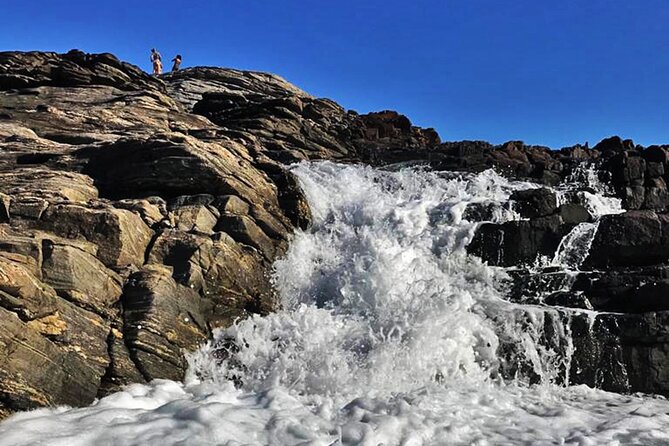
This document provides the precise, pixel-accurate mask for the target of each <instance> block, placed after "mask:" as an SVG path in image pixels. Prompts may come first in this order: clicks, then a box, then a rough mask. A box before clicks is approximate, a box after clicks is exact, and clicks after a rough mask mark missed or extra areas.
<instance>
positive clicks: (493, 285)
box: [0, 162, 669, 446]
mask: <svg viewBox="0 0 669 446" xmlns="http://www.w3.org/2000/svg"><path fill="white" fill-rule="evenodd" d="M294 172H295V173H296V174H297V175H298V177H299V178H300V180H301V182H302V184H303V187H304V189H305V192H306V194H307V197H308V200H309V203H310V205H311V207H312V211H313V214H314V226H313V228H311V229H310V230H308V231H305V232H298V233H297V234H296V235H295V238H294V240H293V241H292V243H291V247H290V250H289V252H288V253H287V255H286V257H285V258H283V259H281V260H279V261H278V262H277V263H276V265H275V270H276V273H275V277H274V282H275V286H276V288H277V290H278V291H279V293H280V295H281V297H282V299H283V304H284V310H282V311H280V312H278V313H275V314H272V315H269V316H266V317H254V318H251V319H249V320H246V321H242V322H240V323H238V324H237V325H235V326H233V327H231V328H229V329H227V330H224V331H220V332H218V333H217V334H216V340H215V341H213V342H211V343H210V344H208V345H206V346H204V347H203V348H202V349H201V350H200V351H198V352H196V353H194V354H193V355H192V356H191V358H190V361H191V368H190V370H189V374H188V378H187V380H186V382H185V383H176V382H171V381H160V380H159V381H155V382H153V383H151V384H149V385H133V386H130V387H128V388H127V389H126V390H125V391H123V392H120V393H117V394H115V395H111V396H109V397H107V398H104V399H102V400H100V401H97V402H96V403H94V404H93V405H92V406H90V407H87V408H81V409H68V408H57V409H41V410H36V411H32V412H28V413H22V414H18V415H15V416H13V417H12V418H10V419H9V420H7V421H5V422H4V423H2V424H0V445H32V444H42V445H67V446H77V445H143V446H145V445H200V444H220V445H372V446H378V445H385V446H389V445H406V446H413V445H440V444H444V445H448V444H458V445H459V444H462V445H469V444H477V445H500V444H528V445H535V444H578V445H607V444H610V445H618V444H620V445H623V444H640V445H652V444H656V445H660V444H669V429H667V428H669V415H667V412H669V403H668V402H667V401H666V400H665V399H663V398H659V397H649V396H623V395H618V394H612V393H607V392H603V391H600V390H594V389H590V388H587V387H585V386H566V387H565V386H562V385H561V384H556V383H564V382H566V378H567V373H566V371H567V370H568V367H569V362H570V360H571V355H572V354H573V347H572V343H571V338H570V333H569V324H568V319H569V317H570V316H569V314H566V313H564V312H559V311H558V310H557V309H552V308H544V307H540V306H529V305H519V304H514V303H511V302H508V301H507V300H506V299H505V296H504V293H503V291H502V290H503V286H502V283H503V281H504V279H505V278H506V273H505V271H504V270H503V269H500V268H492V267H489V266H488V265H486V264H484V263H482V262H481V261H480V260H479V259H477V258H475V257H472V256H469V255H467V254H466V252H465V247H466V245H467V244H468V243H469V241H470V240H471V238H472V236H473V234H474V230H475V228H476V224H477V223H476V222H472V221H468V220H467V219H466V218H465V217H466V213H465V210H466V208H467V206H468V205H472V204H476V203H480V204H485V205H486V206H492V208H493V212H492V217H491V218H492V219H493V220H494V221H498V222H502V221H506V220H511V219H517V218H518V216H517V215H516V214H515V213H514V212H513V211H512V209H510V208H509V206H508V205H507V204H506V202H507V200H508V198H509V195H510V194H511V193H512V192H513V191H514V190H517V189H527V188H532V187H537V186H536V185H532V184H529V183H520V182H510V181H508V180H506V179H504V178H502V177H500V176H498V175H497V174H495V173H494V172H492V171H487V172H483V173H481V174H479V175H460V176H458V175H453V174H448V175H446V174H443V175H441V174H437V173H432V172H427V171H423V170H419V169H403V170H399V171H396V172H388V171H379V170H375V169H372V168H369V167H360V166H342V165H337V164H333V163H329V162H324V163H312V164H301V165H298V166H296V167H295V168H294ZM587 193H588V194H590V195H591V196H592V197H586V198H585V200H586V201H587V203H589V206H590V207H591V212H593V214H595V216H598V215H601V214H604V213H610V212H617V211H619V203H617V204H616V203H615V202H613V201H610V199H608V198H605V197H602V196H601V194H598V193H596V192H595V193H592V192H587ZM592 225H595V226H594V227H595V229H594V230H596V223H593V224H592ZM591 235H592V236H594V231H593V230H592V228H591V227H590V228H589V227H581V228H580V229H578V230H575V231H573V233H572V234H570V236H571V237H569V236H568V237H566V238H565V240H563V243H562V245H561V248H560V249H559V250H558V252H557V253H556V256H555V258H554V261H553V263H555V264H559V265H565V266H567V267H569V266H574V265H575V267H577V266H578V263H579V261H582V259H581V257H583V255H584V254H583V253H582V251H583V250H586V253H587V249H589V245H587V243H588V240H589V241H590V242H591V238H590V237H591ZM547 323H550V324H552V325H553V327H552V330H551V333H552V336H553V338H554V339H550V340H549V341H550V342H548V343H547V342H546V336H545V335H546V333H544V328H545V326H546V325H547ZM542 337H543V339H544V340H543V342H540V339H542ZM229 346H234V348H230V349H229V355H228V357H227V359H224V360H222V359H220V357H221V354H220V353H219V354H216V355H214V354H213V351H214V350H220V349H221V348H224V347H229ZM537 382H538V383H539V384H530V383H537ZM235 383H237V384H239V383H241V386H240V387H236V386H235Z"/></svg>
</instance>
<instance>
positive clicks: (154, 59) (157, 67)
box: [151, 48, 163, 75]
mask: <svg viewBox="0 0 669 446" xmlns="http://www.w3.org/2000/svg"><path fill="white" fill-rule="evenodd" d="M151 63H152V64H153V74H155V75H158V74H162V72H163V61H162V57H161V55H160V53H159V52H158V51H156V49H155V48H152V49H151Z"/></svg>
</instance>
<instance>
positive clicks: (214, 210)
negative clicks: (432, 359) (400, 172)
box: [0, 51, 669, 415]
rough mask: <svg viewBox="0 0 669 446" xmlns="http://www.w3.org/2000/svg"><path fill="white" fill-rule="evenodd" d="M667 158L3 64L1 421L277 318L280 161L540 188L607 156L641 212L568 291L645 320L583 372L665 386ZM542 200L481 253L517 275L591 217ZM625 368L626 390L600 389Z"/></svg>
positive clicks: (265, 91) (98, 71)
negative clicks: (417, 167) (236, 325)
mask: <svg viewBox="0 0 669 446" xmlns="http://www.w3.org/2000/svg"><path fill="white" fill-rule="evenodd" d="M667 153H668V150H667V147H660V146H655V147H650V148H647V149H645V148H641V147H637V146H635V145H634V144H633V143H632V142H631V141H623V140H621V139H619V138H611V139H609V140H605V141H603V142H602V143H600V144H598V145H597V146H595V147H594V148H592V149H589V148H587V147H582V146H574V147H570V148H565V149H562V150H559V151H552V150H549V149H548V148H545V147H533V146H526V145H524V144H523V143H522V142H509V143H506V144H503V145H501V146H492V145H490V144H487V143H483V142H477V141H463V142H450V143H442V142H441V141H440V139H439V136H438V135H437V133H436V132H435V131H434V130H432V129H421V128H418V127H415V126H413V125H412V124H411V122H410V121H409V119H408V118H406V117H405V116H403V115H400V114H398V113H396V112H392V111H382V112H379V113H370V114H366V115H360V114H358V113H355V112H353V111H347V110H344V109H343V108H342V107H340V106H339V105H338V104H336V103H335V102H333V101H331V100H328V99H321V98H314V97H312V96H311V95H309V94H308V93H306V92H304V91H302V90H300V89H299V88H297V87H295V86H293V85H291V84H289V83H288V82H286V81H285V80H283V79H281V78H280V77H277V76H275V75H271V74H266V73H257V72H248V71H238V70H231V69H221V68H192V69H187V70H183V71H179V72H177V73H171V74H167V75H165V76H163V77H161V78H155V77H152V76H149V75H147V74H145V73H144V72H143V71H141V70H140V69H138V68H137V67H134V66H132V65H129V64H127V63H124V62H121V61H119V60H118V59H117V58H116V57H114V56H113V55H110V54H85V53H82V52H80V51H71V52H69V53H67V54H55V53H37V52H33V53H18V52H10V53H0V234H1V236H0V415H2V414H6V413H9V412H11V411H16V410H23V409H28V408H32V407H36V406H42V405H54V404H69V405H80V404H87V403H89V402H90V401H92V400H93V399H94V398H95V397H97V396H100V395H104V394H106V393H108V392H111V391H113V390H115V389H117V388H118V387H119V386H121V385H124V384H127V383H130V382H145V381H148V380H151V379H155V378H170V379H181V378H182V377H183V374H184V371H185V369H186V366H187V364H186V362H185V359H184V356H183V352H184V351H186V350H191V349H194V348H195V347H196V346H197V345H198V344H199V343H201V342H202V341H204V340H205V339H207V338H208V336H209V335H210V333H211V330H212V329H214V328H216V327H220V326H226V325H229V324H230V323H232V321H234V320H235V319H236V318H243V317H246V316H248V315H249V314H252V313H266V312H269V311H272V310H274V309H276V307H277V302H276V299H275V296H274V293H273V290H272V288H271V285H270V281H269V274H270V268H271V265H272V262H273V261H274V260H275V259H276V258H277V257H278V256H281V255H282V254H283V253H284V252H285V250H286V248H287V245H288V241H289V238H290V234H291V233H292V232H293V231H294V230H295V228H298V227H299V228H306V227H308V225H309V223H310V210H309V207H308V205H307V203H306V201H305V198H304V196H303V195H302V192H301V190H300V188H299V185H298V183H297V181H296V179H295V178H294V177H293V175H292V174H291V173H290V172H288V171H287V170H286V169H285V168H284V166H285V164H286V163H291V162H295V161H299V160H313V159H329V160H338V161H342V162H366V163H371V164H375V165H382V164H389V163H395V162H401V161H422V162H427V163H429V164H430V165H431V166H432V167H433V168H435V169H442V170H466V171H479V170H483V169H486V168H489V167H496V168H497V169H499V170H501V171H503V172H506V173H507V174H508V175H511V176H514V177H523V178H530V179H532V180H533V181H537V182H541V183H545V184H548V185H552V184H557V183H559V182H560V181H563V180H564V179H565V178H567V177H569V176H570V175H572V174H573V173H574V171H575V169H576V167H577V166H579V165H580V164H582V163H584V162H586V163H589V162H597V165H598V166H600V169H601V172H600V175H601V176H602V178H603V179H605V180H608V181H610V182H611V184H612V185H613V188H614V193H615V194H617V195H618V196H619V197H620V198H622V199H623V200H624V203H625V206H626V207H627V208H629V209H630V210H634V211H631V212H628V213H626V214H622V215H618V216H611V217H610V218H606V219H605V220H604V221H602V222H601V228H600V233H599V234H598V236H597V239H596V240H595V243H594V246H593V252H592V253H591V255H590V259H589V260H588V265H590V269H591V271H590V272H588V273H587V274H583V276H582V277H581V278H580V280H577V281H576V284H575V288H574V290H575V291H574V293H578V296H585V299H589V303H588V305H592V306H593V307H595V308H599V309H603V310H606V311H620V312H628V313H633V315H628V316H625V315H622V316H616V317H614V316H611V318H609V319H610V320H607V321H605V322H602V327H601V328H597V329H598V330H601V331H602V332H601V334H597V333H599V332H596V333H595V334H593V332H592V331H587V330H585V331H584V333H586V332H587V333H586V334H583V336H582V344H583V351H587V352H591V353H592V355H591V356H593V357H596V358H598V359H597V361H599V363H596V364H595V363H592V364H586V362H587V361H585V359H584V360H583V361H582V362H583V367H582V369H583V370H586V372H583V373H581V374H580V375H578V374H576V375H575V379H576V380H579V379H580V380H581V381H582V382H588V383H596V384H601V385H604V386H605V387H606V386H608V387H609V388H613V389H616V390H645V391H658V392H665V393H666V392H667V391H668V390H669V375H667V371H668V370H667V369H666V366H664V365H662V362H663V358H664V357H665V356H666V354H667V353H666V352H669V350H667V349H666V345H667V344H666V339H665V338H666V334H665V331H666V330H667V325H666V324H665V323H664V322H663V321H664V319H665V318H666V316H665V313H663V311H664V310H669V304H667V302H669V300H667V299H665V298H664V294H663V290H664V289H665V288H667V287H669V279H667V277H669V270H668V269H667V267H666V266H665V264H666V262H667V261H669V255H668V254H667V252H669V250H667V249H666V245H669V241H667V240H669V239H668V238H667V234H669V232H668V231H669V229H668V228H669V223H668V222H669V219H668V217H665V215H664V214H663V212H664V211H665V210H666V208H667V206H668V205H669V194H668V193H667V188H666V182H665V181H666V177H667V175H669V171H668V170H667V163H668V160H669V158H668V157H667ZM531 195H532V194H531ZM535 195H536V196H534V195H532V196H519V197H516V200H517V201H518V202H519V203H521V205H522V203H523V202H528V203H530V205H528V208H531V209H535V208H536V209H540V211H539V212H535V213H534V214H531V215H528V217H527V218H528V219H527V220H526V221H523V222H518V224H522V225H524V227H523V228H517V227H514V225H509V224H507V226H502V227H496V226H494V225H493V226H490V225H488V226H486V225H484V226H482V228H481V230H480V231H479V235H478V238H479V239H478V240H475V241H474V243H473V244H472V248H471V249H472V250H473V251H475V252H476V253H477V254H478V255H480V256H482V257H483V258H484V259H486V260H488V261H490V262H492V263H495V262H498V263H499V264H504V265H506V264H524V263H527V262H529V261H531V260H533V259H534V258H535V257H536V255H538V254H541V253H543V252H548V251H550V250H552V251H553V252H554V250H555V248H556V243H559V240H560V237H561V236H562V235H564V233H565V231H567V230H568V229H569V228H570V227H573V226H574V225H575V224H578V223H579V222H583V221H587V220H588V219H589V218H590V217H589V215H588V214H587V212H585V213H584V212H583V210H582V208H578V206H576V205H575V206H572V207H571V208H568V207H567V208H565V207H564V206H560V207H558V206H557V203H554V200H553V198H554V197H553V198H551V197H550V194H545V193H544V194H543V195H542V194H541V193H538V194H535ZM514 224H515V223H514ZM665 226H666V228H665ZM501 233H504V234H506V235H507V236H506V238H503V240H504V243H501V242H499V241H498V239H496V238H495V237H496V234H497V235H499V234H501ZM486 234H488V235H486ZM514 234H515V235H514ZM527 234H533V235H532V236H531V237H526V235H527ZM665 239H666V240H665ZM496 240H497V241H496ZM514 240H515V241H514ZM500 253H501V254H500ZM608 266H611V267H612V268H614V269H612V271H617V272H618V273H620V274H618V275H614V274H612V273H610V272H607V271H606V270H604V271H602V268H603V267H608ZM535 279H536V275H532V274H529V273H527V271H526V273H525V274H519V275H518V277H517V280H516V284H517V286H519V287H521V288H522V287H523V286H524V285H523V283H525V284H527V283H529V282H531V281H532V280H535ZM523 281H525V282H523ZM641 284H643V285H641ZM568 298H569V296H568ZM569 299H571V298H569ZM573 300H574V299H571V300H569V301H570V302H571V301H573ZM582 300H583V299H581V301H579V302H582ZM557 304H559V305H562V304H563V302H562V301H559V302H558V303H557ZM583 305H585V304H583ZM616 318H618V319H616ZM614 319H615V320H614ZM626 324H627V325H626ZM625 327H628V328H625ZM629 327H631V328H629ZM607 343H608V344H607ZM607 346H610V348H609V347H607ZM610 352H614V353H610ZM597 355H599V356H597ZM607 355H609V356H611V355H613V357H609V356H607ZM616 355H617V356H616ZM584 358H585V356H584ZM611 358H613V359H611ZM639 358H641V359H639ZM614 360H615V361H618V362H617V363H616V364H619V365H616V366H617V367H623V368H625V367H627V368H626V369H625V373H627V376H628V378H627V381H625V382H622V381H621V379H622V378H620V376H622V372H620V373H618V372H616V373H617V374H615V376H613V377H609V378H606V379H604V378H601V377H596V376H594V375H596V374H597V373H598V372H597V371H598V370H600V369H601V367H606V365H607V364H612V363H613V361H614ZM593 364H594V365H593ZM600 366H601V367H600ZM588 367H590V368H588ZM593 367H594V368H593ZM598 367H599V368H598ZM645 372H648V374H645ZM588 373H590V374H591V375H593V376H590V375H588ZM650 375H652V376H650ZM579 376H580V378H579ZM607 376H608V375H607ZM597 380H599V381H597Z"/></svg>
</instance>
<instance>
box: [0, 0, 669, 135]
mask: <svg viewBox="0 0 669 446" xmlns="http://www.w3.org/2000/svg"><path fill="white" fill-rule="evenodd" d="M2 15H3V23H2V31H0V49H1V50H30V49H40V50H54V51H67V50H69V49H71V48H80V49H83V50H85V51H88V52H103V51H108V52H113V53H115V54H116V55H118V56H119V57H121V58H122V59H125V60H128V61H130V62H132V63H135V64H137V65H140V66H141V67H143V68H144V69H146V70H148V69H149V63H148V60H149V59H148V53H149V49H150V48H151V47H156V48H158V49H159V51H161V53H162V54H163V58H164V59H171V58H172V57H173V56H174V55H175V54H176V53H181V54H182V55H183V56H184V66H193V65H218V66H227V67H234V68H240V69H255V70H263V71H270V72H274V73H277V74H280V75H282V76H283V77H285V78H287V79H288V80H290V81H292V82H293V83H295V84H297V85H298V86H300V87H302V88H304V89H305V90H307V91H309V92H310V93H312V94H314V95H318V96H324V97H330V98H332V99H334V100H336V101H338V102H339V103H341V104H342V105H344V106H345V107H347V108H352V109H355V110H357V111H359V112H367V111H373V110H380V109H396V110H399V111H401V112H403V113H405V114H406V115H408V116H409V117H410V118H411V119H412V121H413V122H414V123H416V124H418V125H422V126H432V127H435V128H436V129H437V130H438V131H439V133H440V134H441V136H442V139H444V140H460V139H483V140H488V141H491V142H494V143H500V142H503V141H506V140H511V139H522V140H524V141H526V142H527V143H532V144H544V145H549V146H551V147H555V148H558V147H561V146H564V145H570V144H573V143H576V142H585V141H589V142H590V144H591V145H592V144H593V143H595V142H597V141H598V140H600V139H601V138H603V137H605V136H609V135H612V134H620V135H622V136H625V137H629V138H633V139H634V140H635V141H636V142H638V143H642V144H645V145H647V144H651V143H669V85H668V82H669V56H668V55H667V49H668V47H669V2H668V1H667V0H559V1H544V0H425V1H421V0H402V1H400V0H371V1H367V0H329V1H323V0H300V1H292V0H275V1H268V0H220V1H214V0H209V1H205V0H162V1H150V0H147V1H145V0H135V1H126V0H114V1H111V0H110V1H94V0H86V1H82V0H40V1H36V0H4V1H2ZM166 65H167V64H166Z"/></svg>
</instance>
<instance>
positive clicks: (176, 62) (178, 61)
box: [172, 54, 181, 71]
mask: <svg viewBox="0 0 669 446" xmlns="http://www.w3.org/2000/svg"><path fill="white" fill-rule="evenodd" d="M172 62H174V65H172V71H179V67H180V66H181V54H177V56H176V57H175V58H174V59H172Z"/></svg>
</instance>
